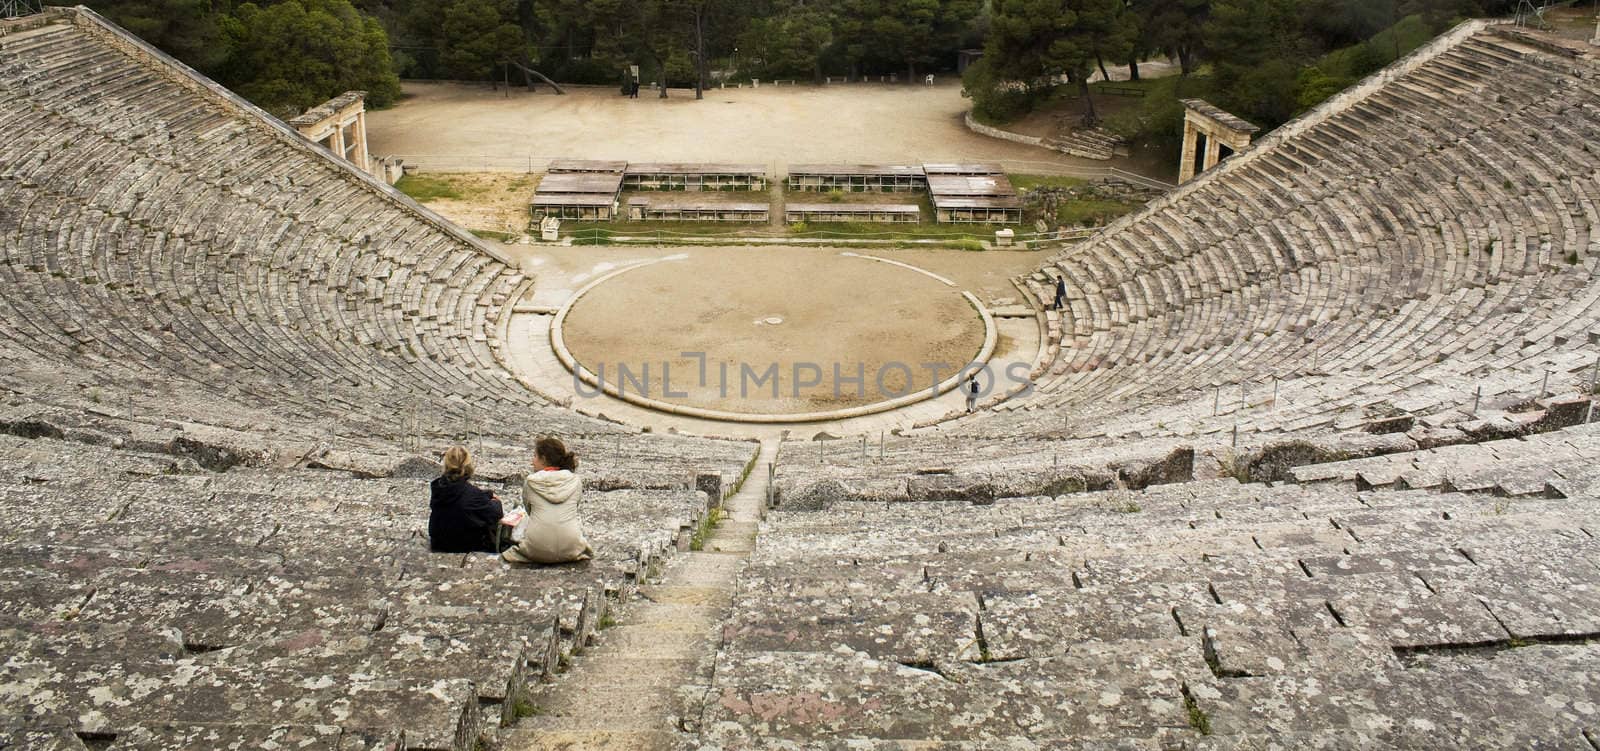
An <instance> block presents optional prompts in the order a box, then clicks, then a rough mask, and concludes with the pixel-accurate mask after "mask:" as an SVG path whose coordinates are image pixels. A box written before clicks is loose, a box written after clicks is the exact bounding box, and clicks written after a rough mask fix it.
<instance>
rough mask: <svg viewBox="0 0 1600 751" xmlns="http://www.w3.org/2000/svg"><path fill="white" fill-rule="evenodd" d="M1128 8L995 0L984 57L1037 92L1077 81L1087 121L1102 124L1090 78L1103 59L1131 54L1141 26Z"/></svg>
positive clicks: (1098, 1) (1103, 0) (1111, 0)
mask: <svg viewBox="0 0 1600 751" xmlns="http://www.w3.org/2000/svg"><path fill="white" fill-rule="evenodd" d="M1124 10H1125V9H1124V7H1123V4H1122V0H994V3H993V5H992V16H991V18H990V23H989V39H988V42H987V44H986V45H985V48H984V59H985V60H992V61H993V63H992V66H993V67H992V68H991V71H990V73H991V74H992V75H993V76H995V78H996V80H997V81H998V82H1004V81H1014V82H1019V83H1020V84H1022V85H1023V86H1025V87H1027V88H1028V89H1029V90H1035V91H1037V90H1040V89H1041V88H1042V89H1046V90H1047V89H1048V88H1050V87H1053V86H1054V85H1055V82H1056V80H1058V78H1061V77H1064V78H1066V79H1067V80H1068V81H1070V82H1072V83H1075V84H1077V85H1078V93H1079V96H1080V97H1082V99H1083V102H1084V107H1085V112H1084V117H1083V121H1084V124H1085V125H1088V126H1093V125H1097V124H1098V123H1099V121H1100V118H1099V114H1098V113H1097V112H1096V111H1095V107H1094V98H1093V96H1092V95H1091V94H1090V91H1089V78H1090V77H1091V76H1092V75H1093V74H1094V69H1095V66H1096V65H1099V64H1100V62H1101V61H1102V60H1104V59H1106V58H1110V59H1113V60H1122V59H1126V57H1127V56H1128V55H1129V54H1131V52H1132V47H1133V43H1134V36H1135V35H1136V34H1137V31H1138V28H1137V26H1136V25H1135V24H1133V23H1132V22H1131V21H1132V19H1130V18H1129V17H1128V16H1127V14H1126V13H1125V12H1124ZM1002 85H1003V84H1002Z"/></svg>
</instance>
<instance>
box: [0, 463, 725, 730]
mask: <svg viewBox="0 0 1600 751" xmlns="http://www.w3.org/2000/svg"><path fill="white" fill-rule="evenodd" d="M0 476H4V477H5V478H7V479H6V481H5V483H3V484H0V571H3V572H4V573H3V574H0V643H3V644H5V646H6V651H7V654H8V660H7V661H6V663H5V664H4V666H0V683H3V684H5V685H6V686H8V688H9V689H11V690H9V691H8V692H7V693H6V698H0V738H7V735H6V734H7V733H10V732H12V730H15V731H16V732H17V733H26V734H35V733H40V732H46V731H49V730H50V729H51V728H67V729H70V730H71V731H73V732H75V733H77V734H79V735H83V736H85V737H92V738H98V739H101V740H107V739H113V738H117V739H120V738H122V737H123V736H125V735H127V736H129V737H130V738H140V737H148V738H167V739H171V738H172V737H175V736H174V735H173V734H174V733H177V734H182V733H189V732H193V727H192V726H196V725H202V724H203V725H207V726H211V727H213V728H214V729H216V731H217V732H219V733H220V735H219V736H217V737H218V738H219V739H221V738H232V737H235V736H238V737H241V738H243V737H251V736H253V735H255V734H260V733H263V732H267V731H272V729H273V728H282V727H285V726H295V727H306V728H310V727H317V726H324V727H327V728H330V729H331V730H330V732H335V731H337V732H335V735H339V733H340V732H342V733H344V734H346V735H349V736H350V737H352V738H355V737H371V738H377V739H387V740H389V741H390V742H393V741H396V740H400V739H403V743H404V747H409V748H451V749H471V748H475V747H476V746H475V744H476V743H477V736H478V734H479V731H480V730H481V729H482V728H483V727H485V723H493V722H504V723H510V722H512V721H514V720H515V717H516V712H515V711H514V710H515V708H516V706H517V705H518V704H519V703H526V701H527V697H528V696H529V695H530V693H531V691H532V690H533V688H532V684H535V683H537V682H538V681H540V680H541V679H542V678H544V677H546V676H548V675H549V674H550V673H551V672H552V671H555V670H557V669H558V667H559V664H560V662H561V661H562V660H563V659H565V657H566V656H567V655H569V654H571V653H572V652H574V651H577V650H580V649H582V648H583V646H584V644H585V643H586V642H587V640H588V639H589V638H590V636H591V635H592V634H593V632H594V631H595V630H596V629H597V628H598V626H599V623H600V620H601V619H602V618H603V617H604V615H605V611H606V608H607V606H608V603H609V602H612V601H614V600H617V599H624V598H626V597H628V596H630V594H631V592H632V588H633V586H634V584H635V582H636V581H637V579H638V578H639V577H640V576H642V575H643V571H644V569H645V568H647V567H649V566H652V565H654V563H655V562H656V561H657V560H658V559H659V558H660V557H661V556H662V555H664V554H666V553H667V552H669V551H671V550H673V549H675V548H678V547H680V546H682V545H686V544H687V541H688V536H687V530H688V529H690V528H691V527H692V526H693V525H694V523H695V522H696V521H697V520H698V519H699V518H700V515H701V514H703V513H704V512H705V511H706V508H707V505H708V498H707V496H706V495H705V494H704V493H702V492H699V491H694V490H657V491H651V490H619V491H614V492H591V493H589V494H587V495H586V496H585V498H584V500H583V506H582V513H583V516H584V521H585V526H586V529H587V531H588V535H589V538H590V541H591V543H592V544H593V545H594V547H595V551H596V556H595V558H594V560H592V561H589V562H587V563H583V564H576V565H569V566H559V567H534V568H513V567H509V566H506V565H504V564H502V563H500V561H499V560H498V559H497V558H495V557H493V556H487V555H480V554H472V555H461V554H436V553H431V552H429V551H428V549H427V544H426V524H427V515H428V510H427V498H428V491H427V484H426V480H424V479H414V480H394V479H388V480H359V479H352V478H350V477H349V476H348V475H340V474H337V473H331V472H315V471H261V470H233V471H229V472H223V473H207V472H204V471H203V470H200V469H199V468H198V467H197V466H195V465H194V464H193V463H192V462H185V461H184V460H181V459H174V458H173V457H172V456H169V455H152V454H143V453H138V452H131V451H119V450H112V449H106V448H100V447H89V446H84V445H81V444H76V443H71V442H63V441H55V440H48V439H37V440H25V439H19V438H13V437H9V436H0ZM491 487H495V486H493V485H491ZM499 492H500V494H501V495H502V496H503V497H506V496H511V495H512V493H511V492H510V490H509V489H507V488H500V489H499ZM272 732H278V731H272ZM341 737H342V736H341ZM145 742H147V743H154V742H155V741H145ZM215 747H220V746H215Z"/></svg>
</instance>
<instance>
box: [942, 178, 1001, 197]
mask: <svg viewBox="0 0 1600 751" xmlns="http://www.w3.org/2000/svg"><path fill="white" fill-rule="evenodd" d="M928 192H929V193H932V194H934V195H936V196H1014V195H1016V194H1017V189H1016V188H1014V187H1012V186H1011V180H1009V179H1007V178H1006V176H1005V175H928Z"/></svg>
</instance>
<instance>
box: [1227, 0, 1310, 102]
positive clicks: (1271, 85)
mask: <svg viewBox="0 0 1600 751" xmlns="http://www.w3.org/2000/svg"><path fill="white" fill-rule="evenodd" d="M1300 10H1301V8H1300V3H1299V0H1216V2H1214V3H1212V7H1211V20H1210V21H1209V22H1207V24H1206V45H1207V47H1208V48H1209V49H1210V50H1211V59H1212V64H1213V66H1214V67H1215V70H1216V74H1215V79H1216V90H1217V92H1218V95H1219V96H1220V97H1221V98H1222V99H1223V101H1222V102H1220V104H1222V105H1223V106H1224V108H1226V109H1230V110H1232V111H1234V112H1239V113H1241V114H1245V115H1247V116H1251V117H1253V118H1255V119H1257V120H1260V121H1263V122H1265V123H1267V124H1277V123H1282V122H1285V121H1287V120H1288V119H1289V118H1290V117H1293V116H1294V113H1295V111H1296V110H1297V109H1298V108H1299V99H1298V90H1299V85H1298V83H1299V76H1300V69H1301V67H1303V66H1304V65H1305V64H1306V63H1308V62H1310V60H1311V59H1312V50H1311V45H1310V44H1309V41H1308V40H1307V39H1306V37H1305V34H1304V32H1303V26H1302V25H1301V16H1300Z"/></svg>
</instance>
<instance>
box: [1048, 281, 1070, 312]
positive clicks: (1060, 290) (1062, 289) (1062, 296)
mask: <svg viewBox="0 0 1600 751" xmlns="http://www.w3.org/2000/svg"><path fill="white" fill-rule="evenodd" d="M1066 303H1067V279H1066V277H1062V276H1058V277H1056V302H1055V304H1054V305H1052V306H1051V307H1052V308H1053V309H1055V310H1060V309H1061V306H1063V305H1065V304H1066Z"/></svg>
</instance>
